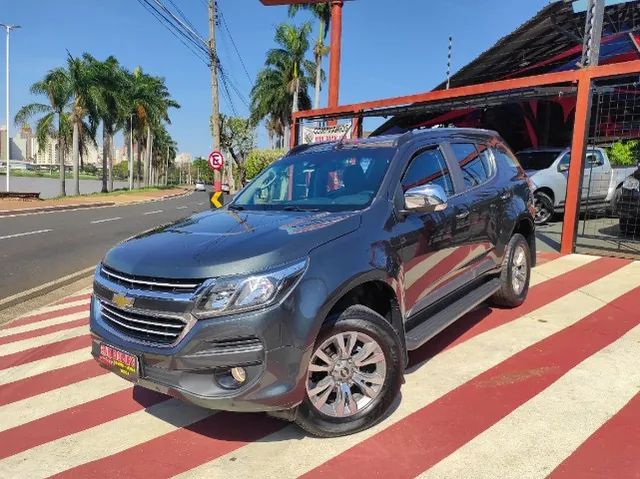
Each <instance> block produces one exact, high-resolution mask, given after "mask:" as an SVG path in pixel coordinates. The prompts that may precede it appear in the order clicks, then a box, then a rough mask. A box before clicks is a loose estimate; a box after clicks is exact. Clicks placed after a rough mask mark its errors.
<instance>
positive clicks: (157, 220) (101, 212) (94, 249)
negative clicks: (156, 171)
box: [0, 192, 209, 299]
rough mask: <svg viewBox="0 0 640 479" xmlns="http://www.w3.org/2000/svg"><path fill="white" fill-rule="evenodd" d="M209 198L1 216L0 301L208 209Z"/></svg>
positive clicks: (199, 195) (199, 196)
mask: <svg viewBox="0 0 640 479" xmlns="http://www.w3.org/2000/svg"><path fill="white" fill-rule="evenodd" d="M208 201H209V197H208V194H206V193H202V192H196V193H193V194H191V195H188V196H185V197H180V198H174V199H169V200H165V201H159V202H151V203H143V204H137V205H131V206H119V207H107V208H93V209H86V210H76V211H64V212H62V211H61V212H57V213H47V214H33V215H24V216H15V217H3V218H0V269H1V271H2V275H1V276H0V299H2V298H6V297H8V296H11V295H13V294H16V293H19V292H22V291H24V290H27V289H30V288H33V287H35V286H39V285H41V284H44V283H46V282H48V281H52V280H55V279H58V278H60V277H62V276H65V275H67V274H71V273H74V272H76V271H79V270H82V269H85V268H88V267H90V266H93V265H95V264H97V263H98V262H99V261H100V260H101V259H102V257H103V256H104V254H105V253H106V252H107V250H108V249H109V248H110V247H112V246H113V245H115V244H116V243H118V242H119V241H122V240H124V239H126V238H128V237H130V236H132V235H134V234H136V233H139V232H142V231H145V230H147V229H149V228H152V227H154V226H158V225H162V224H165V223H169V222H172V221H176V220H179V219H181V218H185V217H188V216H191V215H192V214H194V213H198V212H201V211H205V210H208V209H209V203H208Z"/></svg>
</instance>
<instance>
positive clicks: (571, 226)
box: [560, 69, 591, 254]
mask: <svg viewBox="0 0 640 479" xmlns="http://www.w3.org/2000/svg"><path fill="white" fill-rule="evenodd" d="M590 73H591V72H589V70H588V69H586V70H582V71H581V72H580V78H579V79H578V95H577V99H576V115H575V121H574V124H573V139H572V141H571V159H570V161H569V178H568V180H567V196H566V198H565V209H564V222H563V224H562V238H561V241H560V253H561V254H571V253H573V251H574V248H575V242H576V236H577V232H578V215H579V214H580V199H581V196H582V195H581V194H580V193H581V190H582V177H583V169H584V157H585V153H586V148H587V144H586V141H587V135H588V134H589V116H590V113H591V75H590Z"/></svg>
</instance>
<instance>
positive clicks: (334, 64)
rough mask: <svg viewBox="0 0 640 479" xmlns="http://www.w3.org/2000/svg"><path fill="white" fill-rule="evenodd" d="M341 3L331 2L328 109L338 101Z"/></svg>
mask: <svg viewBox="0 0 640 479" xmlns="http://www.w3.org/2000/svg"><path fill="white" fill-rule="evenodd" d="M342 5H343V3H342V1H341V0H338V1H333V2H331V53H330V57H329V108H335V107H337V106H338V102H339V101H340V57H341V44H342Z"/></svg>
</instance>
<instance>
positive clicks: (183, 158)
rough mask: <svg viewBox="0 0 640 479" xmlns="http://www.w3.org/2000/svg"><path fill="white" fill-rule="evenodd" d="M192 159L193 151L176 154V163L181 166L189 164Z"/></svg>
mask: <svg viewBox="0 0 640 479" xmlns="http://www.w3.org/2000/svg"><path fill="white" fill-rule="evenodd" d="M192 161H193V157H192V156H191V153H187V152H184V151H183V152H181V153H178V155H177V156H176V165H179V166H185V165H189V164H191V162H192Z"/></svg>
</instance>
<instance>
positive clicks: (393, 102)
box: [263, 0, 640, 254]
mask: <svg viewBox="0 0 640 479" xmlns="http://www.w3.org/2000/svg"><path fill="white" fill-rule="evenodd" d="M263 1H269V0H263ZM274 1H278V0H274ZM633 74H640V60H635V61H630V62H624V63H615V64H610V65H602V66H595V67H588V68H584V69H580V70H571V71H565V72H558V73H547V74H543V75H536V76H529V77H522V78H514V79H510V80H501V81H496V82H490V83H483V84H478V85H470V86H464V87H459V88H452V89H450V90H438V91H430V92H426V93H419V94H415V95H407V96H400V97H393V98H386V99H382V100H375V101H368V102H363V103H354V104H350V105H342V106H334V107H329V108H323V109H318V110H308V111H300V112H297V113H294V114H293V117H292V132H291V146H295V145H296V144H297V142H298V136H299V134H298V129H299V128H298V127H299V122H300V120H304V119H317V118H331V119H337V118H355V119H356V122H357V123H358V124H359V123H360V120H359V119H360V118H361V115H362V114H363V113H364V112H375V110H377V109H381V108H385V107H397V106H407V105H414V104H424V103H429V102H435V101H442V100H450V99H458V98H464V97H469V96H476V95H486V94H491V93H497V92H501V91H509V90H517V89H521V88H532V87H540V86H548V85H553V84H558V83H565V84H566V83H572V84H575V85H576V86H577V99H576V113H575V122H574V127H573V140H572V143H571V151H573V152H580V154H579V155H575V154H572V155H571V163H570V166H569V178H568V184H567V197H566V207H565V212H564V223H563V227H562V240H561V246H560V252H561V253H562V254H570V253H572V252H573V251H574V250H575V244H576V235H577V228H578V215H579V204H580V190H581V182H582V171H583V169H584V156H585V152H586V140H587V135H588V130H589V113H590V110H591V83H592V82H593V80H596V79H602V78H610V77H616V76H625V75H633Z"/></svg>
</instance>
